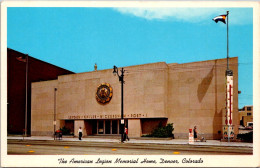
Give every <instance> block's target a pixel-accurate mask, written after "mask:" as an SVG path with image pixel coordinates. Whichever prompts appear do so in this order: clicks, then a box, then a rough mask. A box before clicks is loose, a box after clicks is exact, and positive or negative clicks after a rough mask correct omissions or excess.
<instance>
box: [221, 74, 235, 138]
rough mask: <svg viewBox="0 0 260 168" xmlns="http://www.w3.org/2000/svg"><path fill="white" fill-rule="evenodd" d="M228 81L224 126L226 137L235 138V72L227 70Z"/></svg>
mask: <svg viewBox="0 0 260 168" xmlns="http://www.w3.org/2000/svg"><path fill="white" fill-rule="evenodd" d="M226 77H227V83H226V116H225V117H226V118H225V127H224V131H223V132H224V139H227V138H228V139H229V138H231V139H232V138H234V130H233V72H232V71H231V72H230V70H229V72H227V75H226Z"/></svg>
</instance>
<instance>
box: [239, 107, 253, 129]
mask: <svg viewBox="0 0 260 168" xmlns="http://www.w3.org/2000/svg"><path fill="white" fill-rule="evenodd" d="M239 120H240V125H242V126H244V127H246V126H253V106H244V107H243V108H242V109H239Z"/></svg>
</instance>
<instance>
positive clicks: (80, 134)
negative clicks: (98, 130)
mask: <svg viewBox="0 0 260 168" xmlns="http://www.w3.org/2000/svg"><path fill="white" fill-rule="evenodd" d="M78 133H79V140H81V137H82V129H81V127H79V130H78Z"/></svg>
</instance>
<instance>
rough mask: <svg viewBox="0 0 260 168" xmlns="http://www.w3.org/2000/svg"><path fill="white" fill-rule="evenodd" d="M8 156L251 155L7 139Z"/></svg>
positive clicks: (231, 150) (246, 151) (240, 150)
mask: <svg viewBox="0 0 260 168" xmlns="http://www.w3.org/2000/svg"><path fill="white" fill-rule="evenodd" d="M7 151H8V154H10V155H17V154H19V155H250V154H252V148H248V147H221V146H190V145H158V144H127V143H125V144H121V143H104V142H102V143H100V142H87V143H86V142H70V141H26V140H24V141H21V140H8V145H7Z"/></svg>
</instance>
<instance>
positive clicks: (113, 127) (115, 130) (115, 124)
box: [112, 120, 118, 134]
mask: <svg viewBox="0 0 260 168" xmlns="http://www.w3.org/2000/svg"><path fill="white" fill-rule="evenodd" d="M117 124H118V120H112V134H118V129H117V128H118V125H117Z"/></svg>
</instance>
